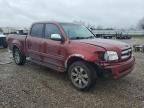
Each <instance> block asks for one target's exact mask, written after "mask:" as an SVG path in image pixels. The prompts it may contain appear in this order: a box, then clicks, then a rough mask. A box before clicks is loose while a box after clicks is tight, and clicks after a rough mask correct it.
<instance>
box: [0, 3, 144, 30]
mask: <svg viewBox="0 0 144 108" xmlns="http://www.w3.org/2000/svg"><path fill="white" fill-rule="evenodd" d="M143 16H144V0H0V26H29V25H30V24H31V23H32V22H35V21H49V20H57V21H66V22H72V21H73V20H81V21H84V22H86V23H90V24H95V25H96V26H99V25H101V26H104V27H117V28H128V27H131V26H136V25H137V23H138V21H139V20H140V19H141V18H142V17H143Z"/></svg>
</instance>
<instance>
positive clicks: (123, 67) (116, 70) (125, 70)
mask: <svg viewBox="0 0 144 108" xmlns="http://www.w3.org/2000/svg"><path fill="white" fill-rule="evenodd" d="M134 65H135V57H134V56H132V57H131V58H130V59H129V60H127V61H124V62H120V63H116V64H113V65H107V64H104V74H106V73H111V75H112V77H113V78H114V79H118V78H121V77H123V76H125V75H127V74H129V73H130V72H132V70H133V69H134Z"/></svg>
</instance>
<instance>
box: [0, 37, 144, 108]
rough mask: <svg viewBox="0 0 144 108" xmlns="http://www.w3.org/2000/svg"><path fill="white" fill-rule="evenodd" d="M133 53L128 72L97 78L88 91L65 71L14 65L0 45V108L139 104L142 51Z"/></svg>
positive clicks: (142, 101)
mask: <svg viewBox="0 0 144 108" xmlns="http://www.w3.org/2000/svg"><path fill="white" fill-rule="evenodd" d="M143 41H144V39H143V38H141V39H135V38H134V39H132V40H126V41H125V42H127V43H130V44H133V43H142V42H143ZM134 55H135V57H136V66H135V69H134V71H133V72H132V73H131V74H129V75H128V76H126V77H124V78H122V79H119V80H116V81H114V80H104V79H98V80H97V84H96V85H95V87H93V88H92V89H91V90H90V91H88V92H80V91H77V90H76V89H74V88H73V86H72V85H71V83H70V82H69V80H68V78H67V75H66V74H64V73H58V72H55V71H53V70H50V69H48V68H45V67H42V66H39V65H36V64H33V63H31V62H27V63H26V64H25V65H24V66H17V65H15V63H13V62H12V60H11V59H10V58H9V54H8V53H7V50H6V49H0V108H96V107H98V108H143V107H144V67H143V66H144V54H142V53H134Z"/></svg>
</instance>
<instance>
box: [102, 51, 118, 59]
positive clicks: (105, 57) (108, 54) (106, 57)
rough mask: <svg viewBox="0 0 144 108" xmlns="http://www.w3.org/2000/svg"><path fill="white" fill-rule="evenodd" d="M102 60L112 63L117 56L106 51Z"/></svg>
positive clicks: (115, 53) (112, 52) (113, 52)
mask: <svg viewBox="0 0 144 108" xmlns="http://www.w3.org/2000/svg"><path fill="white" fill-rule="evenodd" d="M104 59H105V60H106V61H114V60H118V54H117V52H115V51H107V52H105V54H104Z"/></svg>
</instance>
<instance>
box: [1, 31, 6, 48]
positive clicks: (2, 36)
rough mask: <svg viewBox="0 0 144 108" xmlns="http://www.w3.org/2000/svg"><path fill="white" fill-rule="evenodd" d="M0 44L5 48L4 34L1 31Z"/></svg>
mask: <svg viewBox="0 0 144 108" xmlns="http://www.w3.org/2000/svg"><path fill="white" fill-rule="evenodd" d="M0 46H2V47H3V48H7V42H6V36H5V35H4V34H3V33H0Z"/></svg>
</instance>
